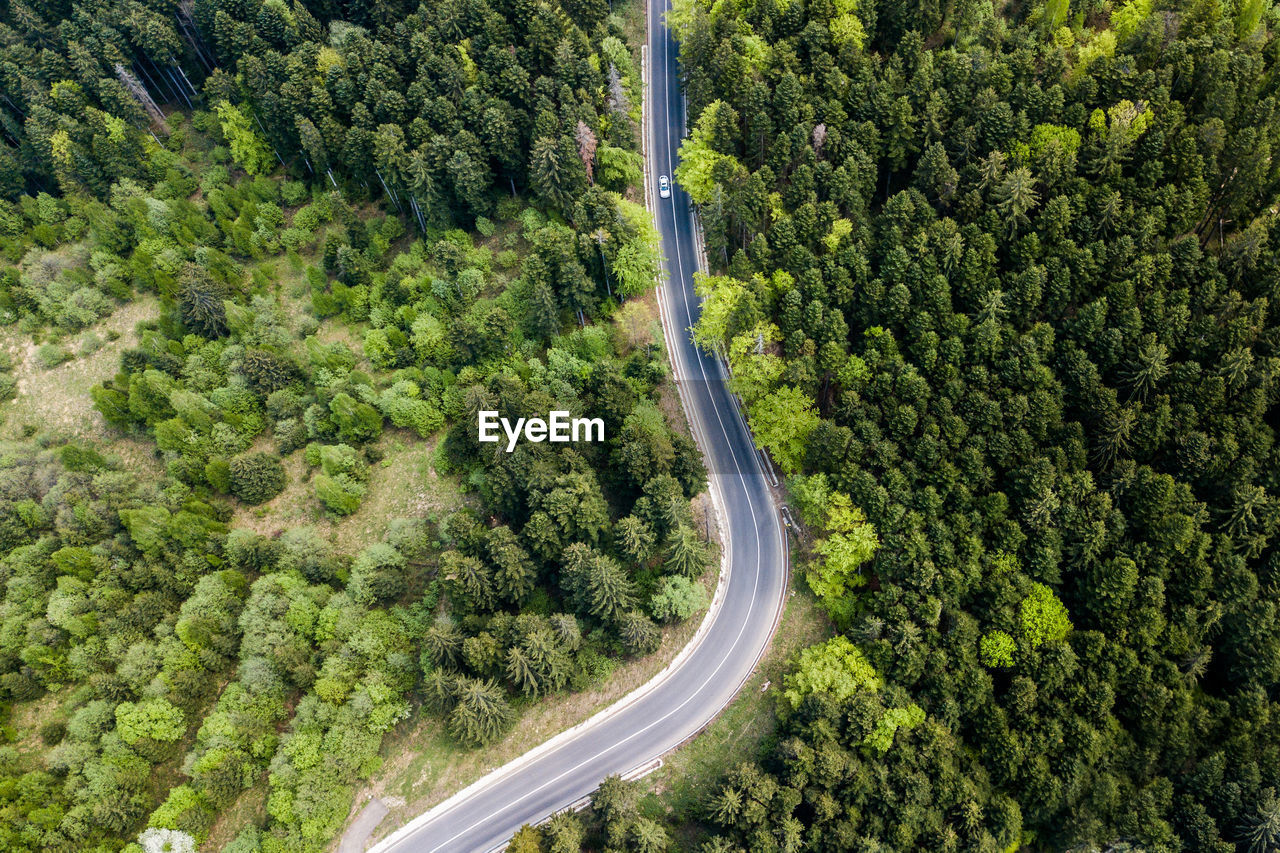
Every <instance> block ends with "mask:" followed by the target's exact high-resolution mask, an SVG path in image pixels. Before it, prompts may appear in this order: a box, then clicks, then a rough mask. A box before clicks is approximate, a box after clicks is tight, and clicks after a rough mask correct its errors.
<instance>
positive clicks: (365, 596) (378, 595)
mask: <svg viewBox="0 0 1280 853" xmlns="http://www.w3.org/2000/svg"><path fill="white" fill-rule="evenodd" d="M347 588H348V589H349V590H350V591H351V597H352V598H354V599H355V600H356V601H357V602H359V603H360V604H366V605H368V604H373V603H374V602H387V601H393V600H395V599H397V598H399V597H400V596H402V595H404V591H405V589H406V584H405V559H404V557H403V556H401V554H400V552H398V551H397V550H396V549H395V548H392V547H391V546H390V545H387V544H384V543H381V542H379V543H376V544H374V545H370V546H369V547H368V548H365V549H364V550H363V551H361V552H360V553H359V554H358V555H356V559H355V562H353V563H352V564H351V579H350V580H349V581H348V583H347Z"/></svg>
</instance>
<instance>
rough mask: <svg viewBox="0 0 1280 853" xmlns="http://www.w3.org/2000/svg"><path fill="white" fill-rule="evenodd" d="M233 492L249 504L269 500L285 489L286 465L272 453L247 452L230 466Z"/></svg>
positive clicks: (236, 458) (235, 458)
mask: <svg viewBox="0 0 1280 853" xmlns="http://www.w3.org/2000/svg"><path fill="white" fill-rule="evenodd" d="M229 475H230V485H231V493H232V494H233V495H235V496H236V497H237V498H239V499H240V500H242V501H244V502H245V503H247V504H260V503H262V502H263V501H269V500H271V499H272V498H274V497H275V496H276V495H278V494H280V492H282V491H284V486H285V481H286V478H285V473H284V466H282V465H281V464H280V460H279V458H277V457H276V456H274V455H272V454H270V453H246V454H243V455H241V456H236V457H234V458H233V459H232V460H231V462H230V466H229Z"/></svg>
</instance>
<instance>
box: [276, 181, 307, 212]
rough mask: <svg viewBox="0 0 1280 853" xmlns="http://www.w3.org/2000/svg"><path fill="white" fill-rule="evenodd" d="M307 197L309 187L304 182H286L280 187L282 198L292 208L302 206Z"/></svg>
mask: <svg viewBox="0 0 1280 853" xmlns="http://www.w3.org/2000/svg"><path fill="white" fill-rule="evenodd" d="M306 197H307V185H306V184H304V183H303V182H302V181H285V182H284V184H283V185H281V187H280V198H281V200H283V201H284V203H285V204H287V205H289V206H290V207H293V206H294V205H296V204H302V201H303V199H305V198H306Z"/></svg>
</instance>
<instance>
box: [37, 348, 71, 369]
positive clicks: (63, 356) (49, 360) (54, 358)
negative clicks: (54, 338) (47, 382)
mask: <svg viewBox="0 0 1280 853" xmlns="http://www.w3.org/2000/svg"><path fill="white" fill-rule="evenodd" d="M70 358H71V353H70V352H69V351H67V350H66V349H65V348H63V347H60V346H58V345H57V344H45V345H43V346H42V347H40V349H38V350H36V361H37V362H38V363H39V364H40V366H41V367H42V368H44V369H45V370H49V369H50V368H53V367H57V366H58V365H59V364H62V363H63V362H64V361H67V360H68V359H70Z"/></svg>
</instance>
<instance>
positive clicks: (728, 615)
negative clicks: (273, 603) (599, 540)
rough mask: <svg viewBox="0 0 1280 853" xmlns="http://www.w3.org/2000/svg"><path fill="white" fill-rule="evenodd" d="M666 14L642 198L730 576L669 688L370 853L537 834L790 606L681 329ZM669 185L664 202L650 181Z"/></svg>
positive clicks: (682, 244) (685, 251) (697, 359)
mask: <svg viewBox="0 0 1280 853" xmlns="http://www.w3.org/2000/svg"><path fill="white" fill-rule="evenodd" d="M667 2H668V0H651V4H650V7H649V10H648V17H649V21H648V30H649V67H650V78H651V79H650V81H649V82H650V85H649V87H648V90H647V98H648V103H647V117H648V120H649V122H650V125H651V126H650V128H649V131H650V136H649V146H650V153H649V157H650V160H649V171H650V174H649V175H648V180H650V181H651V182H652V186H651V187H650V188H649V189H650V196H651V198H652V200H653V202H654V204H655V205H656V208H657V223H658V229H659V232H660V233H661V236H662V245H663V253H664V254H665V255H666V259H667V260H666V264H667V271H668V273H669V278H668V283H667V286H666V287H664V288H663V289H662V297H663V303H664V311H665V315H666V316H665V321H666V322H665V327H666V329H667V346H668V350H669V354H670V357H671V361H672V363H673V365H674V368H675V371H676V376H677V380H678V382H679V385H680V387H681V396H682V398H683V399H684V404H685V411H686V413H687V415H688V417H689V420H690V423H691V425H692V426H693V429H694V433H695V437H696V438H697V440H698V444H699V445H700V446H701V448H702V450H703V453H704V455H705V458H706V464H707V470H708V473H709V474H710V477H711V489H712V492H713V496H714V497H715V498H716V502H717V504H718V505H719V508H720V511H721V513H722V523H727V526H728V529H727V536H726V537H725V539H726V543H727V552H728V567H729V568H728V575H727V579H725V580H724V581H722V584H723V588H722V589H721V591H720V593H719V594H718V595H717V598H718V599H719V605H718V608H717V609H716V610H715V612H714V613H713V615H712V617H711V618H712V621H711V622H710V623H709V624H708V625H707V626H706V629H705V631H703V632H701V638H700V640H699V641H697V645H696V647H695V648H693V649H692V651H691V652H690V653H689V654H687V655H686V656H684V658H683V659H682V661H681V662H680V663H679V664H678V665H677V666H675V667H674V668H673V669H671V670H669V672H668V674H667V676H666V678H665V679H664V680H662V681H661V682H660V683H658V684H657V685H656V686H654V687H653V689H652V690H651V691H650V692H648V693H647V694H645V695H643V696H642V697H640V698H638V699H633V700H632V701H630V702H629V703H628V704H626V705H625V707H622V708H621V709H619V710H618V711H617V713H613V714H609V715H606V716H605V717H604V718H603V719H600V720H599V721H598V722H597V723H595V724H594V725H591V726H589V727H587V728H585V729H584V730H582V731H579V732H578V733H576V734H575V735H574V736H572V737H571V738H569V739H567V740H566V741H565V742H562V743H560V744H558V745H557V746H555V747H554V748H552V749H549V750H546V751H545V752H544V753H543V754H541V755H538V756H537V757H536V758H534V759H533V760H530V761H525V762H524V763H520V762H519V761H517V762H516V764H517V765H519V766H516V767H514V768H513V769H511V770H510V771H509V772H499V773H498V774H495V777H496V778H492V779H491V780H490V781H488V782H486V783H482V784H480V785H479V786H477V788H476V789H473V790H470V791H468V792H467V794H466V795H465V796H463V797H461V798H454V799H452V800H449V801H446V802H445V803H442V804H441V805H440V806H437V807H436V808H434V809H432V810H431V811H428V812H426V813H424V814H423V815H421V816H419V817H418V818H416V819H414V820H413V821H411V822H410V823H409V824H408V825H406V826H405V827H404V828H403V829H401V830H399V831H398V832H396V833H395V834H393V835H391V836H389V837H388V838H387V839H385V840H384V841H383V842H381V843H379V844H378V845H377V846H376V847H375V848H374V849H375V850H377V851H386V853H391V851H395V853H411V851H412V853H487V851H491V850H493V849H495V848H498V849H500V848H501V847H502V846H503V845H505V844H506V842H507V841H508V840H509V839H510V838H511V836H512V835H514V834H515V832H516V830H518V829H519V828H520V827H521V826H522V825H524V824H526V823H537V822H539V821H541V820H543V819H544V818H546V817H547V816H549V815H551V814H553V813H555V812H557V811H560V810H561V809H564V808H567V807H568V806H570V805H571V804H573V803H575V802H576V801H579V800H581V799H582V798H583V797H585V796H587V795H588V794H590V793H591V792H592V791H594V790H595V788H596V786H598V785H599V784H600V781H601V780H602V779H604V777H606V776H608V775H610V774H614V773H620V774H625V773H627V772H628V771H631V770H633V769H635V768H637V767H640V766H641V765H644V764H645V762H647V761H650V760H652V759H653V758H655V757H657V756H660V755H663V754H664V753H666V752H668V751H670V750H671V749H673V748H674V747H676V746H678V745H679V744H680V743H682V742H683V741H685V740H687V739H688V738H689V737H691V736H692V735H694V734H696V733H697V732H698V731H700V730H701V729H702V728H703V727H704V726H705V725H707V723H709V722H710V721H711V720H712V719H713V718H714V717H715V716H716V714H717V713H719V712H720V711H721V710H722V709H723V708H724V707H725V706H726V705H728V703H729V702H730V701H731V700H732V699H733V697H734V696H735V695H736V694H737V692H738V690H739V689H740V688H741V687H742V684H743V682H744V681H746V679H747V677H748V676H749V675H750V674H751V672H752V670H754V669H755V666H756V664H757V663H758V662H759V660H760V656H761V655H762V654H763V652H764V650H765V647H766V646H767V645H768V644H769V640H770V639H771V637H772V634H773V630H774V626H775V622H776V617H777V615H778V613H779V610H780V608H781V605H782V602H783V598H784V596H785V593H786V576H787V566H786V563H787V555H786V542H785V536H784V533H783V529H782V525H781V523H780V521H779V518H778V513H777V509H776V507H775V505H774V503H773V501H772V499H771V497H770V494H769V488H768V482H767V481H766V479H765V475H764V473H763V471H762V469H761V467H760V462H759V458H758V456H757V454H756V451H755V447H754V445H753V444H752V441H751V437H750V435H749V433H748V432H747V428H746V425H745V424H744V423H743V421H742V418H741V416H740V415H739V413H738V410H737V407H736V404H735V401H734V398H733V396H732V395H731V394H730V393H729V390H728V388H727V387H726V385H725V383H724V379H725V373H724V371H723V369H722V367H721V366H720V364H719V363H718V362H717V361H716V360H714V359H712V358H709V357H708V356H706V355H704V354H703V353H701V352H699V351H698V350H697V349H696V348H695V347H694V345H693V343H692V341H691V340H690V339H689V334H688V329H689V327H690V326H692V325H693V322H694V320H695V319H696V318H697V316H698V310H699V306H698V300H697V297H696V295H695V294H694V291H693V273H694V271H695V270H696V269H697V268H698V261H697V248H696V244H695V239H694V227H695V226H694V219H693V214H692V212H691V209H690V203H689V197H688V196H687V195H686V194H685V192H684V191H683V190H682V189H681V188H680V187H679V186H678V185H677V184H675V181H674V170H675V164H676V152H677V149H678V148H679V146H680V139H681V137H682V136H683V129H684V124H685V117H684V99H683V96H682V94H681V91H680V68H679V63H678V61H677V57H676V42H675V40H674V39H673V38H672V37H671V35H670V33H669V32H668V31H667V29H666V27H665V26H664V25H663V23H662V15H663V13H664V12H665V11H666V9H665V4H666V3H667ZM660 174H666V175H670V176H672V191H671V197H670V198H666V199H664V198H660V197H659V196H658V192H657V180H658V175H660Z"/></svg>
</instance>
